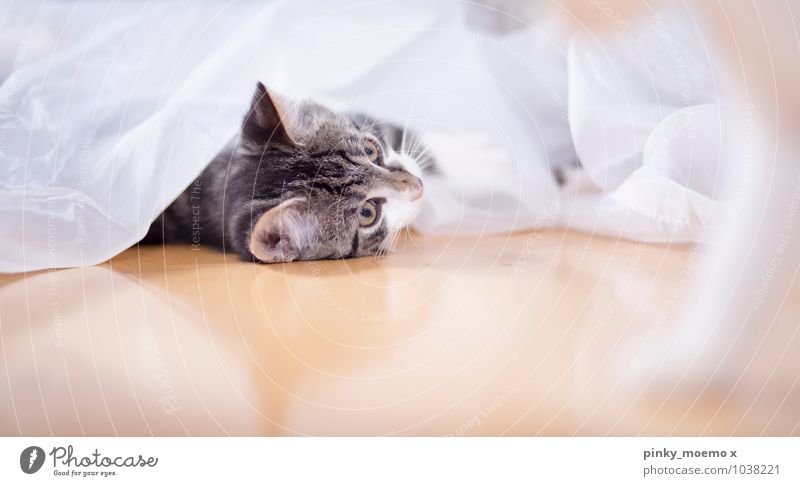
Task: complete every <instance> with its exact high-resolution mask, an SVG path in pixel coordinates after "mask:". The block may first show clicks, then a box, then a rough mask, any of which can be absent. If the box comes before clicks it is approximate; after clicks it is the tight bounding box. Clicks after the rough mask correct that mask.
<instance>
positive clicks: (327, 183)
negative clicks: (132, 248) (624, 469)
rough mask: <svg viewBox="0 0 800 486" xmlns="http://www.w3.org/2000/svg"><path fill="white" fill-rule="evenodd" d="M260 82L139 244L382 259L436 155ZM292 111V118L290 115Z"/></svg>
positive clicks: (388, 129)
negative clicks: (229, 130)
mask: <svg viewBox="0 0 800 486" xmlns="http://www.w3.org/2000/svg"><path fill="white" fill-rule="evenodd" d="M276 100H280V99H279V98H278V97H276V96H274V95H273V94H271V93H269V92H268V91H267V89H266V88H265V87H264V85H263V84H261V83H258V85H257V86H256V92H255V95H254V96H253V101H252V104H251V106H250V109H249V111H248V113H247V115H246V116H245V118H244V121H243V123H242V128H241V132H240V133H239V135H238V136H237V137H235V138H234V139H233V140H232V141H231V142H230V143H229V144H228V145H227V146H226V147H225V148H224V149H223V150H222V151H221V152H220V153H219V154H218V155H217V156H216V157H215V158H214V159H213V160H212V161H211V163H210V164H209V165H208V166H207V167H206V169H205V170H204V171H203V173H202V174H201V175H200V176H199V177H198V178H197V180H196V181H195V182H194V183H193V184H192V185H191V186H189V187H188V188H187V189H186V190H185V191H184V192H183V193H182V194H181V195H180V196H179V197H178V198H177V199H176V200H175V201H174V202H173V203H172V204H171V205H170V206H169V207H168V208H167V209H166V210H165V211H164V212H163V213H162V214H161V215H160V216H159V217H158V218H157V219H156V220H155V221H154V222H153V224H152V225H151V226H150V230H149V231H148V233H147V235H146V236H145V238H144V239H143V240H142V242H143V243H154V242H157V243H162V242H184V243H191V244H192V247H193V248H196V247H198V246H199V245H200V244H209V245H212V246H215V247H217V248H220V249H222V250H223V251H232V252H236V253H238V254H240V255H241V257H242V259H244V260H247V261H257V262H265V263H274V262H291V261H294V260H315V259H326V258H350V257H358V256H366V255H379V254H383V253H385V252H387V251H389V250H390V249H391V246H392V244H393V243H394V241H395V240H396V238H397V235H398V234H399V233H400V231H401V230H403V229H404V228H406V227H408V226H409V225H410V224H411V223H413V221H414V219H415V217H416V215H417V213H418V212H419V210H420V205H421V202H422V193H423V184H422V180H421V177H422V174H423V172H428V173H434V172H435V169H434V161H433V159H432V158H431V157H430V156H428V155H427V154H425V151H424V150H423V149H422V148H421V147H420V145H419V142H418V141H417V140H415V139H414V138H413V136H412V135H411V134H410V133H408V132H406V131H404V130H402V129H400V128H398V127H395V126H391V125H388V124H382V123H379V122H377V121H376V120H374V119H372V118H370V117H368V116H365V115H342V114H337V113H334V112H332V111H330V110H328V109H326V108H324V107H322V106H319V105H317V104H314V103H308V102H303V103H299V104H296V105H295V106H294V107H293V109H292V110H291V113H289V112H285V110H284V109H283V107H282V104H283V103H281V104H279V103H277V102H276ZM290 115H291V116H290Z"/></svg>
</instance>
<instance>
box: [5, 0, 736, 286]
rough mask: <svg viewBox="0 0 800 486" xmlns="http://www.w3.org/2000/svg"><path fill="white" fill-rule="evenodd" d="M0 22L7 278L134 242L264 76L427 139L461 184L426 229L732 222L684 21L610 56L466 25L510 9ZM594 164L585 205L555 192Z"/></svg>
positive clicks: (638, 227) (554, 37) (692, 38)
mask: <svg viewBox="0 0 800 486" xmlns="http://www.w3.org/2000/svg"><path fill="white" fill-rule="evenodd" d="M0 9H5V10H4V11H3V12H0V18H2V19H4V20H3V22H4V23H3V24H2V25H0V70H4V71H3V72H0V76H2V78H4V80H3V84H2V86H0V271H3V272H16V271H31V270H37V269H42V268H55V267H66V266H78V265H88V264H94V263H98V262H101V261H104V260H106V259H108V258H110V257H112V256H113V255H115V254H117V253H119V252H120V251H122V250H124V249H125V248H127V247H129V246H130V245H132V244H134V243H135V242H136V241H138V240H139V239H140V238H141V237H142V236H144V234H145V233H146V231H147V228H148V226H149V224H150V222H151V221H152V220H153V219H154V218H155V217H156V216H157V215H158V214H159V213H160V212H161V211H162V210H163V209H164V208H165V207H166V206H167V205H168V204H169V203H170V201H172V200H173V199H174V198H175V197H176V196H177V195H178V194H179V193H180V192H181V191H182V190H183V189H184V188H185V187H186V186H188V185H189V184H190V183H191V181H192V180H193V178H194V177H196V175H197V174H198V173H199V172H200V170H201V169H202V168H203V167H204V166H205V164H207V163H208V161H209V160H210V159H211V157H213V155H214V154H215V153H216V152H217V151H218V150H219V149H220V148H221V147H222V146H223V145H224V144H225V142H226V141H227V140H228V139H229V138H230V137H231V136H232V135H233V134H234V133H235V131H236V129H237V127H238V124H239V122H240V119H241V116H242V114H243V112H244V111H245V109H246V107H247V104H248V102H249V98H250V95H251V92H252V90H253V88H254V86H255V82H256V80H262V81H264V82H265V83H266V84H267V85H268V86H269V87H270V88H271V89H273V90H275V91H278V92H280V93H282V94H285V95H288V96H290V97H301V98H314V99H317V100H320V101H322V102H324V103H327V104H329V105H331V106H332V107H334V108H337V109H358V110H366V111H369V112H371V113H373V114H375V115H377V116H379V117H381V118H384V119H387V120H391V121H395V122H398V123H401V124H407V125H408V126H409V127H412V128H414V129H415V130H417V131H418V132H420V133H421V134H422V135H423V138H424V139H425V141H426V143H427V144H428V145H429V146H430V147H431V150H432V151H433V152H434V154H435V155H436V156H437V158H439V159H440V162H441V165H442V167H443V169H444V172H445V174H446V177H444V178H441V179H431V180H430V181H426V207H425V209H424V210H423V212H422V214H421V216H420V219H419V222H418V226H419V227H420V229H422V230H423V231H430V232H485V231H492V232H497V231H511V230H520V229H526V228H532V227H542V226H547V225H556V224H561V225H567V226H570V227H573V228H577V229H582V230H589V231H597V232H601V233H605V234H611V235H618V236H623V237H629V238H638V239H642V240H646V241H696V240H697V239H699V237H700V236H699V235H701V234H702V230H703V228H704V227H705V226H707V225H708V224H710V222H711V221H712V220H713V218H714V214H715V212H716V211H718V208H717V207H716V203H715V202H714V199H715V195H716V186H715V183H716V181H717V180H719V177H718V174H719V173H720V172H721V170H722V167H721V165H720V157H719V147H720V146H721V144H722V142H721V139H720V135H719V134H720V132H721V129H720V126H721V123H722V119H723V117H722V116H721V115H720V110H719V108H718V105H717V102H718V100H717V95H716V89H715V83H714V71H713V69H712V68H711V67H710V64H711V63H710V62H709V61H708V59H709V58H710V57H709V56H708V55H707V48H706V47H705V46H703V44H702V39H700V38H699V37H698V36H697V34H696V32H697V30H698V27H697V26H695V25H694V24H693V23H692V22H690V21H689V17H687V16H685V15H674V16H665V17H664V18H663V19H662V18H661V17H656V18H654V19H653V21H652V22H650V24H649V25H647V24H646V25H645V26H644V27H643V28H642V29H640V30H637V31H635V32H632V33H631V34H628V35H627V36H626V37H624V38H622V37H621V38H619V39H615V40H612V41H610V42H604V43H598V42H597V41H596V40H592V39H591V38H586V39H584V38H582V37H579V36H578V35H574V36H572V37H568V36H565V35H564V34H563V33H562V32H561V31H560V30H558V29H557V28H555V24H554V23H553V22H551V21H550V20H548V19H543V21H542V22H538V23H535V24H533V25H531V26H528V27H526V28H522V29H516V30H512V31H511V32H507V33H496V32H490V31H486V30H485V29H483V28H479V27H478V26H477V24H475V23H473V22H471V21H469V20H468V19H470V18H471V19H474V18H475V16H476V15H477V16H478V17H480V16H489V15H497V13H496V12H495V11H493V10H491V9H481V7H478V6H475V5H472V6H469V5H468V4H464V3H462V2H457V1H440V2H430V1H424V0H413V1H408V0H402V1H401V0H394V1H388V2H373V3H364V2H356V1H350V0H335V1H332V0H312V1H304V2H289V1H287V2H277V3H274V4H270V5H265V4H264V3H247V2H234V3H226V4H224V5H223V4H218V3H202V2H174V3H162V2H142V3H134V2H109V3H94V2H92V3H68V2H55V1H53V2H47V1H45V2H33V1H24V2H23V1H15V2H12V3H11V4H10V5H9V6H6V7H0ZM467 9H471V10H470V12H467V11H466V10H467ZM467 13H469V15H467ZM665 32H666V35H665ZM681 66H682V67H681ZM687 91H688V92H689V96H688V97H687V95H686V93H687ZM578 156H580V159H581V162H582V163H583V165H584V167H585V171H583V173H582V177H585V178H588V179H587V180H588V181H589V184H584V187H586V186H588V187H590V191H589V193H588V194H587V193H586V191H576V190H573V188H574V184H568V185H567V186H565V189H561V190H560V189H559V188H558V186H557V185H556V184H555V183H554V180H553V178H552V176H551V170H550V169H551V167H568V166H570V165H571V164H572V163H574V162H575V160H576V159H577V157H578Z"/></svg>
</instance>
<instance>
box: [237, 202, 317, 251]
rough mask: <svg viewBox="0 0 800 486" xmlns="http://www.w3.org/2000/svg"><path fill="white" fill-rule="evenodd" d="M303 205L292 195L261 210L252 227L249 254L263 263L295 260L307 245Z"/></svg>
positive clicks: (308, 226) (308, 230)
mask: <svg viewBox="0 0 800 486" xmlns="http://www.w3.org/2000/svg"><path fill="white" fill-rule="evenodd" d="M304 208H305V202H304V201H303V200H302V199H300V198H295V199H290V200H288V201H284V202H282V203H281V204H279V205H277V206H275V207H274V208H272V209H270V210H269V211H267V212H266V213H264V214H263V215H262V216H261V217H260V218H258V221H257V222H256V224H255V226H253V232H252V233H251V235H250V244H249V249H250V253H252V254H253V256H255V257H256V258H257V259H259V260H260V261H262V262H265V263H279V262H291V261H292V260H297V259H299V258H300V256H301V250H302V249H303V248H304V247H307V246H309V239H310V238H311V229H312V228H311V221H310V220H309V217H308V211H304Z"/></svg>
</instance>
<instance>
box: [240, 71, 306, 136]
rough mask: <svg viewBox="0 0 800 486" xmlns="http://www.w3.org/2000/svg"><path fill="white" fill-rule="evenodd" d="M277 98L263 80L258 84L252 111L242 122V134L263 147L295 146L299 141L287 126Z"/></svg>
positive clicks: (251, 106)
mask: <svg viewBox="0 0 800 486" xmlns="http://www.w3.org/2000/svg"><path fill="white" fill-rule="evenodd" d="M275 99H276V97H275V96H273V95H271V94H270V92H269V91H267V88H266V87H265V86H264V85H263V84H262V83H261V82H259V83H257V84H256V92H255V94H253V101H252V103H251V104H250V111H248V113H247V115H246V116H245V118H244V122H243V123H242V135H243V136H244V138H245V139H246V140H248V141H250V142H251V143H253V144H255V145H258V146H261V147H267V146H279V147H284V148H291V147H294V146H295V145H297V142H296V141H295V139H294V137H292V135H291V133H290V130H289V128H288V127H287V126H286V119H285V117H284V114H283V112H282V111H281V107H280V105H279V104H278V103H276V102H275Z"/></svg>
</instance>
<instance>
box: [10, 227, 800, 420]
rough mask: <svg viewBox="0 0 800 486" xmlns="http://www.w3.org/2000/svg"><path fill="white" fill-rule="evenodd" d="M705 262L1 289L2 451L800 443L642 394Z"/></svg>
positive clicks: (459, 255)
mask: <svg viewBox="0 0 800 486" xmlns="http://www.w3.org/2000/svg"><path fill="white" fill-rule="evenodd" d="M695 260H696V258H695V253H694V252H693V251H692V250H691V249H690V248H687V247H666V246H658V245H646V244H641V243H633V242H626V241H617V240H613V239H605V238H601V237H597V236H590V235H584V234H578V233H563V232H557V231H552V232H542V233H525V234H517V235H513V236H494V237H484V238H433V237H422V236H420V235H414V236H413V239H407V240H406V241H405V242H404V243H403V244H402V245H401V248H399V249H398V251H397V252H396V253H395V254H393V255H390V256H387V257H383V258H363V259H355V260H346V261H324V262H300V263H293V264H287V265H255V264H249V263H243V262H240V261H239V260H238V259H236V258H234V257H232V256H229V257H226V256H225V255H223V254H221V253H218V252H216V251H213V250H206V249H201V250H191V249H190V248H187V247H164V248H162V247H140V248H132V249H130V250H128V251H126V252H125V253H123V254H121V255H119V256H118V257H117V258H115V259H114V260H113V261H111V262H108V263H106V264H104V265H101V266H98V267H90V268H82V269H70V270H60V271H53V272H40V273H35V274H30V275H27V276H21V275H11V276H3V277H0V285H2V287H0V319H2V322H1V324H2V325H1V326H0V341H1V342H0V344H2V362H0V366H2V369H3V372H0V420H1V421H2V422H0V433H1V434H2V435H17V434H23V435H51V434H55V435H84V434H86V435H116V434H119V435H151V434H153V435H225V434H233V435H287V434H291V435H384V434H387V435H501V434H504V435H639V434H645V435H652V434H657V435H669V434H681V435H695V434H706V435H729V434H737V435H748V434H769V435H787V434H793V433H796V423H788V422H785V421H783V422H782V421H780V420H774V413H773V412H774V411H770V412H769V413H768V414H766V415H765V414H764V413H761V412H759V411H758V410H757V409H754V408H753V407H750V406H747V404H746V402H745V404H744V405H737V403H738V402H736V401H735V400H728V398H729V397H724V396H722V397H720V396H717V398H715V396H711V395H710V394H706V395H703V396H688V397H685V398H683V399H682V398H681V397H680V396H678V397H677V398H674V399H672V400H670V401H669V403H667V402H663V401H653V400H651V399H648V396H647V394H646V393H644V394H643V393H641V388H640V387H639V386H638V385H637V383H636V382H634V381H632V380H631V379H630V378H629V376H630V373H629V371H631V369H632V367H633V365H632V364H631V363H630V361H629V360H628V359H627V358H626V357H628V356H631V350H632V349H635V350H638V351H641V350H642V347H645V348H646V347H647V346H648V345H649V343H652V342H653V341H654V340H655V339H657V337H658V335H659V333H661V332H662V331H663V329H665V328H668V327H669V326H671V325H674V322H675V318H674V316H675V314H676V311H677V308H678V304H679V303H680V301H681V298H682V296H683V295H684V294H685V292H686V289H687V283H688V279H689V277H690V274H691V269H692V266H693V264H694V262H695ZM707 395H708V396H707ZM770 417H772V420H769V419H770Z"/></svg>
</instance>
